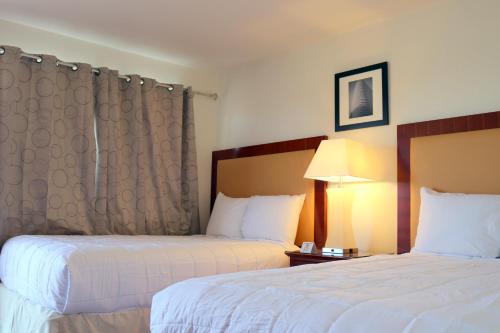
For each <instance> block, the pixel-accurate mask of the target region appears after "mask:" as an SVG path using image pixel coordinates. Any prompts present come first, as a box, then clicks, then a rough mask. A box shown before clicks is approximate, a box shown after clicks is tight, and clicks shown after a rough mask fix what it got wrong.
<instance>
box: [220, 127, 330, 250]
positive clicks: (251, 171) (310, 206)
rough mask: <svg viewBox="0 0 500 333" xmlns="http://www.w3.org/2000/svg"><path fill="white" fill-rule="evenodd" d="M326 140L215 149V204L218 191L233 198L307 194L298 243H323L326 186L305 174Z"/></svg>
mask: <svg viewBox="0 0 500 333" xmlns="http://www.w3.org/2000/svg"><path fill="white" fill-rule="evenodd" d="M324 139H326V137H314V138H307V139H299V140H291V141H282V142H276V143H272V144H265V145H258V146H249V147H243V148H235V149H227V150H222V151H215V152H213V156H212V176H213V177H212V205H213V203H214V200H215V197H216V195H217V193H218V192H222V193H224V194H226V195H228V196H232V197H249V196H252V195H280V194H302V193H305V194H306V199H305V202H304V206H303V209H302V212H301V215H300V221H299V227H298V230H297V237H296V239H295V244H297V245H300V244H302V242H303V241H315V242H316V243H317V245H318V246H323V245H324V241H325V239H326V226H325V223H326V202H325V189H326V185H325V183H323V182H318V181H313V180H309V179H305V178H304V173H305V171H306V169H307V166H308V165H309V162H310V161H311V159H312V158H313V155H314V152H315V150H316V148H317V147H318V146H319V143H320V142H321V140H324ZM214 171H215V172H214Z"/></svg>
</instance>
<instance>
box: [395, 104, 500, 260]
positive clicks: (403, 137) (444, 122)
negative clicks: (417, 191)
mask: <svg viewBox="0 0 500 333" xmlns="http://www.w3.org/2000/svg"><path fill="white" fill-rule="evenodd" d="M494 128H500V111H496V112H489V113H481V114H476V115H470V116H463V117H454V118H446V119H438V120H431V121H424V122H418V123H411V124H404V125H398V127H397V137H398V149H397V154H398V157H397V159H398V232H397V242H398V253H406V252H409V251H410V248H411V221H410V216H411V211H410V207H411V197H410V193H411V184H410V178H411V177H410V176H411V170H410V165H411V163H410V162H411V161H410V156H411V152H410V144H411V139H412V138H417V137H423V136H431V135H440V134H452V133H459V132H470V131H479V130H487V129H494Z"/></svg>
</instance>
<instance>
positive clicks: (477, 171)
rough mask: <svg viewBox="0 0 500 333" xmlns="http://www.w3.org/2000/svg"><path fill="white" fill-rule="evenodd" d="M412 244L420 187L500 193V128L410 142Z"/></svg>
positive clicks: (428, 137) (416, 222)
mask: <svg viewBox="0 0 500 333" xmlns="http://www.w3.org/2000/svg"><path fill="white" fill-rule="evenodd" d="M410 161H411V162H410V170H411V174H410V184H411V186H410V188H411V192H410V198H411V207H410V211H411V244H412V246H413V244H414V241H415V236H416V231H417V225H418V216H419V207H420V192H419V190H420V188H421V187H422V186H426V187H430V188H432V189H434V190H437V191H442V192H459V193H494V194H500V129H499V128H496V129H488V130H479V131H469V132H460V133H453V134H442V135H432V136H423V137H415V138H412V139H411V142H410Z"/></svg>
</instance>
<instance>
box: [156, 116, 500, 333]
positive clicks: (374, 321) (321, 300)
mask: <svg viewBox="0 0 500 333" xmlns="http://www.w3.org/2000/svg"><path fill="white" fill-rule="evenodd" d="M498 151H500V112H494V113H487V114H480V115H474V116H466V117H458V118H450V119H443V120H436V121H428V122H423V123H414V124H406V125H400V126H398V251H399V252H400V253H404V254H401V255H398V256H396V255H392V256H391V255H379V256H373V257H370V258H363V259H356V260H350V261H344V262H338V261H337V262H329V263H323V264H316V265H305V266H299V267H292V268H287V269H273V270H264V271H259V272H243V273H235V274H228V275H221V276H213V277H208V278H199V279H191V280H187V281H183V282H181V283H178V284H175V285H173V286H171V287H169V288H167V289H165V290H163V291H161V292H159V293H157V294H156V295H155V296H154V297H153V303H152V310H151V332H152V333H165V332H384V333H385V332H498V330H499V329H500V316H499V315H498V314H499V313H500V259H497V257H498V256H499V254H500V196H499V194H500V173H499V172H498V170H500V154H498ZM431 189H434V190H437V191H440V192H452V193H438V192H435V191H433V190H431ZM460 193H470V194H471V195H463V194H460ZM417 229H418V233H417ZM410 248H413V250H412V251H411V253H406V252H409V250H410Z"/></svg>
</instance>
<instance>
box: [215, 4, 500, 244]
mask: <svg viewBox="0 0 500 333" xmlns="http://www.w3.org/2000/svg"><path fill="white" fill-rule="evenodd" d="M499 13H500V2H499V1H496V0H475V1H470V0H445V1H439V2H436V3H435V4H434V5H432V6H430V7H427V8H425V9H423V10H420V11H418V12H414V13H411V14H409V15H406V16H404V17H400V18H398V19H396V20H393V21H389V22H384V23H380V24H378V25H375V26H370V27H366V28H363V29H361V30H358V31H354V32H351V33H348V34H344V35H342V36H338V37H332V38H331V39H330V40H325V41H323V42H321V43H319V44H316V45H313V46H310V47H307V48H303V49H300V50H295V51H294V52H289V53H287V54H281V55H279V56H273V57H271V58H268V59H264V60H261V61H258V62H255V63H252V64H248V65H245V66H240V67H238V68H234V69H232V70H231V71H229V73H228V83H227V86H226V91H225V92H224V94H223V102H222V106H221V113H220V123H219V130H220V131H219V136H218V147H219V148H228V147H236V146H241V145H248V144H256V143H263V142H271V141H277V140H285V139H293V138H300V137H307V136H313V135H320V134H327V135H329V136H331V137H340V136H342V137H349V138H351V139H354V140H358V141H361V142H365V143H371V144H375V145H377V146H379V147H380V148H381V149H382V151H383V154H382V155H379V156H381V158H382V159H383V163H384V167H385V170H384V172H383V173H382V174H381V175H380V178H379V180H380V181H379V182H378V183H374V184H363V185H356V186H352V187H351V188H350V190H353V192H354V193H353V202H352V210H350V211H349V212H348V215H350V217H351V221H352V226H353V229H354V238H355V241H356V244H357V245H358V246H359V247H360V248H361V249H365V250H372V251H379V252H385V251H394V250H395V245H396V194H397V192H396V168H395V164H396V155H395V146H396V125H397V124H402V123H407V122H415V121H420V120H429V119H436V118H444V117H450V116H458V115H466V114H472V113H481V112H489V111H495V110H498V109H500V93H499V92H500V43H499V42H498V38H499V35H500V20H499V19H498V16H499ZM382 61H388V62H389V86H390V89H389V96H390V125H389V126H383V127H375V128H368V129H361V130H353V131H347V132H340V133H335V132H334V129H333V124H334V118H333V98H334V96H333V74H334V73H337V72H341V71H344V70H348V69H354V68H358V67H362V66H366V65H370V64H374V63H378V62H382ZM331 205H334V203H332V202H330V206H331ZM329 220H330V221H329V222H330V224H332V226H330V229H338V228H339V227H338V226H335V221H334V220H332V218H331V216H330V217H329ZM337 236H338V235H337ZM332 237H333V238H336V237H335V235H334V236H332ZM337 238H338V237H337Z"/></svg>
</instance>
